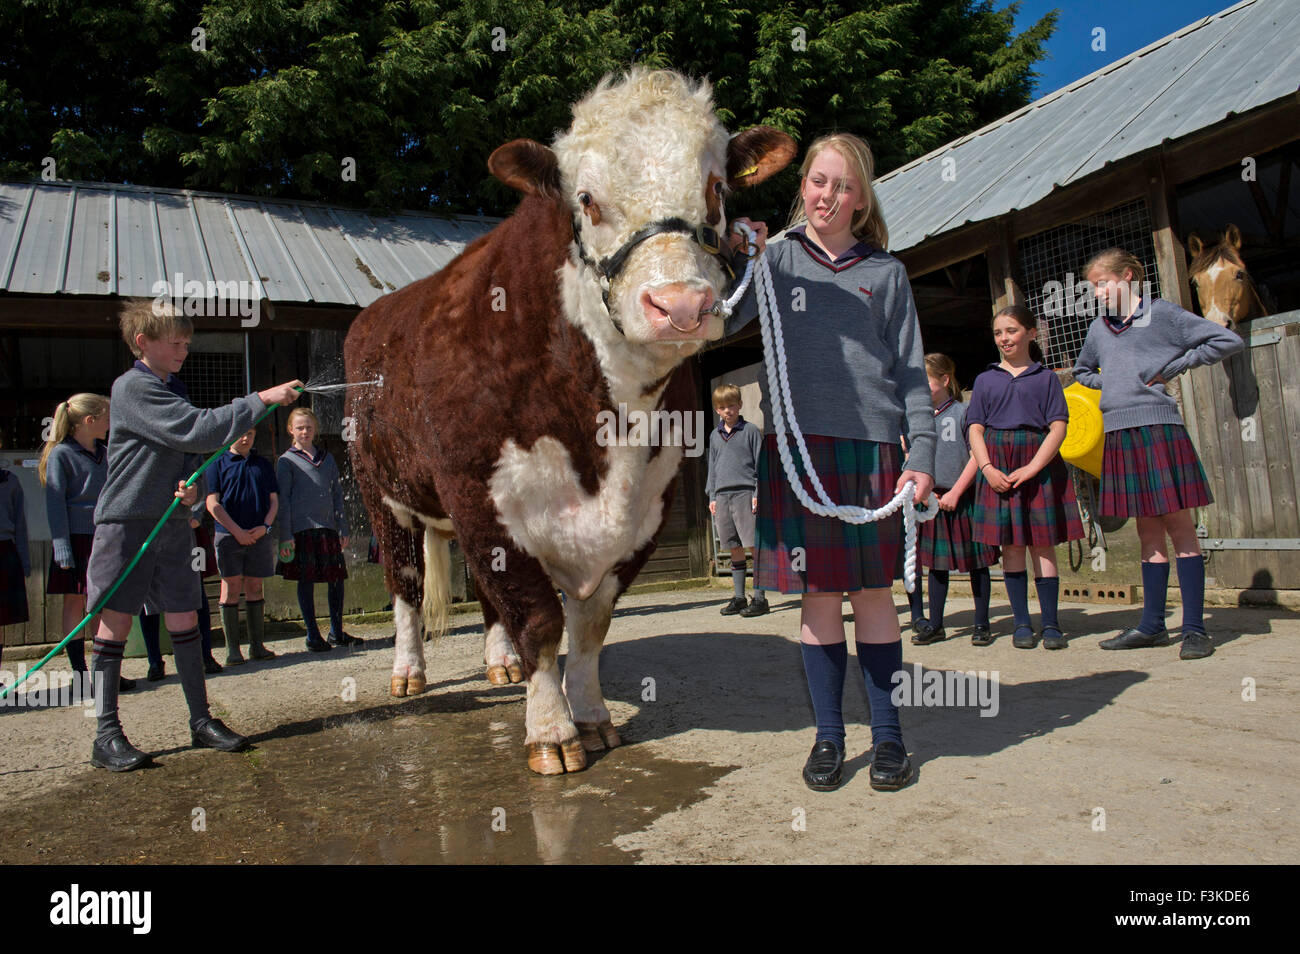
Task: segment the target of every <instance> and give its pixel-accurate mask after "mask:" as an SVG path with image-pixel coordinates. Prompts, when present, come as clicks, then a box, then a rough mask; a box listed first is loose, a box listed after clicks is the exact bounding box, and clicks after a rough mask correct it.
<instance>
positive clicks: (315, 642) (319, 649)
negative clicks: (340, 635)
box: [307, 636, 333, 653]
mask: <svg viewBox="0 0 1300 954" xmlns="http://www.w3.org/2000/svg"><path fill="white" fill-rule="evenodd" d="M307 648H308V649H309V650H311V651H312V652H314V653H327V652H329V651H330V649H332V648H333V647H331V646H330V644H329V643H327V642H325V640H323V639H321V638H320V637H319V636H317V637H316V638H315V639H312V638H311V637H310V636H308V637H307Z"/></svg>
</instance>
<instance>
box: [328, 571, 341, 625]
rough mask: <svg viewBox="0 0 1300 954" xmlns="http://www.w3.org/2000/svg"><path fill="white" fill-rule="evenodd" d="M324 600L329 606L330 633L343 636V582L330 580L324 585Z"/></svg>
mask: <svg viewBox="0 0 1300 954" xmlns="http://www.w3.org/2000/svg"><path fill="white" fill-rule="evenodd" d="M325 598H326V599H327V600H328V601H329V606H330V632H331V633H333V634H334V635H335V636H342V635H343V581H342V580H332V581H331V582H329V583H326V584H325Z"/></svg>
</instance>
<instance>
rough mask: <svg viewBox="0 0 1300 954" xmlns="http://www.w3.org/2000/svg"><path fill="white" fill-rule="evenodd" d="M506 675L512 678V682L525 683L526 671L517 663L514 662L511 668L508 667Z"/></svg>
mask: <svg viewBox="0 0 1300 954" xmlns="http://www.w3.org/2000/svg"><path fill="white" fill-rule="evenodd" d="M506 675H508V676H509V677H510V681H511V682H523V681H524V671H523V669H521V668H520V666H519V663H517V662H512V663H511V664H510V665H509V666H506Z"/></svg>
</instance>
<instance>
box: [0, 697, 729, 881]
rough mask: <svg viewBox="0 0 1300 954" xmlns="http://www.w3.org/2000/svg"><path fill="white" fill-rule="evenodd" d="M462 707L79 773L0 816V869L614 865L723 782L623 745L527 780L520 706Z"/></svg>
mask: <svg viewBox="0 0 1300 954" xmlns="http://www.w3.org/2000/svg"><path fill="white" fill-rule="evenodd" d="M470 697H471V694H470V693H458V694H456V698H457V699H458V700H459V705H460V706H461V708H459V710H457V709H454V708H449V705H448V700H447V699H446V697H443V698H441V699H440V698H438V697H436V696H421V697H417V698H415V699H410V700H404V701H403V702H401V703H394V704H393V705H386V706H379V707H376V708H374V709H370V710H367V711H365V712H362V713H359V714H356V715H349V716H329V717H326V718H324V719H313V720H310V721H304V722H299V723H292V724H289V725H283V726H280V727H278V728H277V729H275V730H272V731H270V732H267V733H265V734H264V735H262V736H260V737H259V736H255V737H254V739H255V742H256V748H255V749H254V750H252V751H249V752H244V753H240V754H234V755H232V754H227V753H221V752H210V751H202V752H200V751H192V750H188V749H185V750H179V751H172V752H167V753H160V754H156V755H155V759H156V762H155V765H154V766H153V767H149V768H145V769H142V770H137V771H134V772H128V773H124V774H120V775H111V774H109V773H107V772H103V771H101V770H93V769H89V768H88V771H87V774H86V776H85V777H84V778H82V779H78V780H77V781H76V782H74V783H73V784H71V785H68V786H66V787H62V788H60V789H58V790H57V791H55V792H51V793H48V794H46V795H42V796H41V797H40V798H39V799H26V800H24V801H23V802H21V803H19V804H15V805H8V806H5V807H4V808H3V809H0V831H4V832H9V833H11V835H10V836H9V837H7V838H6V841H7V842H8V844H7V846H6V848H5V851H4V856H3V859H2V860H3V862H4V863H9V864H13V863H20V864H23V863H27V864H30V863H37V864H45V863H48V864H87V863H103V864H168V863H177V862H182V863H188V864H195V863H197V864H208V863H211V864H238V863H245V864H410V863H414V864H430V863H434V864H436V863H454V864H482V863H487V864H517V863H527V864H533V863H539V862H540V863H546V864H553V863H606V864H608V863H630V862H635V861H636V860H637V854H636V853H635V852H625V851H622V850H620V849H619V848H616V847H615V846H614V844H613V841H614V839H615V838H616V837H618V836H620V835H623V834H627V833H630V832H635V831H639V830H641V829H643V828H645V827H646V826H648V825H649V824H650V823H651V822H653V821H654V820H655V819H656V818H658V817H660V816H661V815H663V814H665V813H667V812H673V811H677V810H680V809H682V808H684V807H686V806H688V805H691V804H693V803H695V802H698V801H700V800H701V799H702V798H703V797H704V790H705V789H706V788H707V787H708V786H710V785H712V784H713V783H714V782H716V781H717V780H718V779H719V778H721V777H722V776H723V775H726V774H727V773H728V772H729V771H731V768H730V767H718V766H713V765H708V764H705V763H695V762H673V761H669V760H667V759H662V758H657V757H655V756H652V755H651V754H650V753H649V752H648V750H647V747H646V746H644V745H636V744H626V745H624V746H622V747H621V748H618V749H615V750H613V751H611V752H606V753H603V754H600V755H598V756H596V757H594V759H593V762H592V763H591V764H589V765H588V767H587V769H586V770H585V771H583V772H579V773H576V774H574V775H566V776H558V777H551V778H546V777H542V776H538V775H534V774H533V773H532V772H530V771H528V768H527V766H526V764H525V758H524V749H523V721H524V704H523V701H522V698H521V697H520V698H516V699H494V698H492V696H491V695H490V694H486V693H485V694H484V695H482V696H474V697H473V698H474V702H472V703H470V705H471V706H476V707H475V708H470V709H468V711H466V710H465V709H464V708H463V705H464V703H465V702H466V701H467V700H468V699H469V698H470ZM453 704H456V703H453ZM199 809H201V810H202V811H201V812H200V811H197V810H199ZM203 827H205V828H206V830H196V829H198V828H203ZM17 833H22V834H17ZM15 834H17V837H14V835H15Z"/></svg>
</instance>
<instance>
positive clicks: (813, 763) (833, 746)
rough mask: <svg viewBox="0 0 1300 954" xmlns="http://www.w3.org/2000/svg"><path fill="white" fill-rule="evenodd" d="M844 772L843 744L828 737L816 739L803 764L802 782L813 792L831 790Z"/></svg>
mask: <svg viewBox="0 0 1300 954" xmlns="http://www.w3.org/2000/svg"><path fill="white" fill-rule="evenodd" d="M843 773H844V746H842V745H840V744H838V743H837V742H833V741H832V740H830V739H818V740H817V741H816V742H814V743H813V747H812V751H811V752H809V753H808V761H807V762H805V763H804V766H803V781H804V784H805V785H807V786H808V787H809V788H811V789H812V790H813V791H814V792H833V791H835V789H837V788H839V787H840V776H841V775H843Z"/></svg>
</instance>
